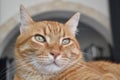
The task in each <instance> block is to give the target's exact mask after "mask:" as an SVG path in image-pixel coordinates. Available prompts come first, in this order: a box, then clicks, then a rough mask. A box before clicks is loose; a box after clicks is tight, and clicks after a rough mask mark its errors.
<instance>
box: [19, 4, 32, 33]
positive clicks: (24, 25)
mask: <svg viewBox="0 0 120 80" xmlns="http://www.w3.org/2000/svg"><path fill="white" fill-rule="evenodd" d="M20 22H21V26H20V33H21V34H22V33H24V32H25V31H26V30H27V29H28V28H29V25H30V24H31V23H33V22H34V21H33V20H32V18H31V17H30V15H29V13H28V12H27V10H26V9H25V8H24V6H23V5H20Z"/></svg>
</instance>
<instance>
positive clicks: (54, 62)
mask: <svg viewBox="0 0 120 80" xmlns="http://www.w3.org/2000/svg"><path fill="white" fill-rule="evenodd" d="M52 64H54V65H56V66H58V67H60V65H58V64H57V62H56V61H55V60H54V61H53V63H52Z"/></svg>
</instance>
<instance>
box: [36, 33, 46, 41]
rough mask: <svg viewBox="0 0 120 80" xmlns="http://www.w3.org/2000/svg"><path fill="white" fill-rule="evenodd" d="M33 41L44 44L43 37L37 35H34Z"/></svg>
mask: <svg viewBox="0 0 120 80" xmlns="http://www.w3.org/2000/svg"><path fill="white" fill-rule="evenodd" d="M35 40H37V41H39V42H42V43H43V42H46V39H45V37H44V36H42V35H39V34H37V35H35Z"/></svg>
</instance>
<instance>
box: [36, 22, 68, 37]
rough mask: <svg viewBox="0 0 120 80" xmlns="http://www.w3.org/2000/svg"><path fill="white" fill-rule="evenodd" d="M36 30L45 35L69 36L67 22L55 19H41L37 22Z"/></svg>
mask: <svg viewBox="0 0 120 80" xmlns="http://www.w3.org/2000/svg"><path fill="white" fill-rule="evenodd" d="M35 26H36V30H37V31H38V32H40V33H41V34H43V35H52V36H55V35H59V36H65V35H66V36H67V35H68V33H69V31H68V28H67V27H66V25H65V24H63V23H59V22H55V21H41V22H37V23H36V24H35Z"/></svg>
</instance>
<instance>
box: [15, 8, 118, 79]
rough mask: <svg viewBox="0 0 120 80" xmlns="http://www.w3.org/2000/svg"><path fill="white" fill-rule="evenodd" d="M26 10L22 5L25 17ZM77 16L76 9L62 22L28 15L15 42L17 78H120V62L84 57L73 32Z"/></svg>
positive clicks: (77, 20)
mask: <svg viewBox="0 0 120 80" xmlns="http://www.w3.org/2000/svg"><path fill="white" fill-rule="evenodd" d="M22 9H23V7H22ZM24 12H26V11H24V9H23V11H21V13H22V14H21V15H22V19H24V17H25V16H26V15H27V14H26V13H24ZM78 17H79V14H78V13H77V14H75V15H74V16H73V17H72V18H71V19H70V20H69V21H68V22H67V23H66V24H62V23H59V22H55V21H40V22H34V21H33V20H32V19H31V18H30V17H29V16H28V15H27V18H25V20H23V21H25V22H22V23H24V24H23V25H21V33H20V35H19V37H18V38H17V41H16V46H15V60H16V68H17V69H16V74H15V77H14V80H120V71H119V70H120V65H118V64H113V63H110V62H104V61H100V62H85V61H83V60H82V53H81V51H80V46H79V44H78V42H77V40H76V38H75V36H74V35H75V34H74V33H75V30H76V29H74V32H72V29H73V28H72V29H71V24H72V26H73V27H74V26H77V25H78V22H79V19H78ZM26 19H30V20H26ZM75 21H76V22H77V23H75ZM22 23H21V24H22ZM74 23H75V24H74ZM24 26H25V27H24ZM36 34H40V35H42V36H43V37H44V38H45V39H46V42H39V41H37V40H35V35H36ZM66 38H69V39H70V42H69V43H68V44H65V45H63V44H62V41H63V40H64V39H66ZM51 52H52V53H54V54H51ZM58 53H59V54H58Z"/></svg>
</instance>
